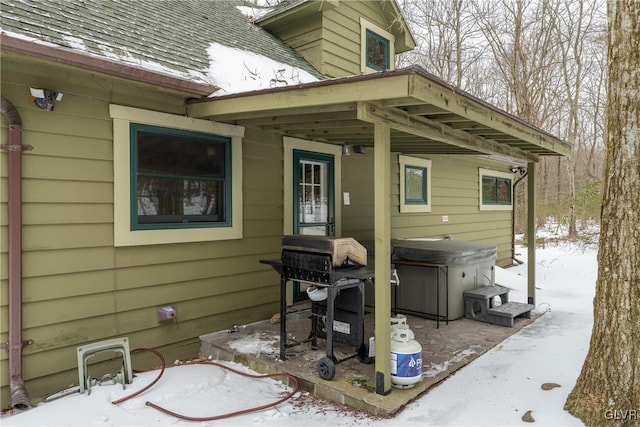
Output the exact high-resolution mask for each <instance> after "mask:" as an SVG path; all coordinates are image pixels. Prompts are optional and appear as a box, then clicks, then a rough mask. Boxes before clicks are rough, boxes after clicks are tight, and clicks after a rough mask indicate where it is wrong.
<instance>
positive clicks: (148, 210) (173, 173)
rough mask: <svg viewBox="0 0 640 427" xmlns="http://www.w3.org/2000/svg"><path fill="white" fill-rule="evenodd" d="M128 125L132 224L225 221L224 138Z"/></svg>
mask: <svg viewBox="0 0 640 427" xmlns="http://www.w3.org/2000/svg"><path fill="white" fill-rule="evenodd" d="M132 129H134V130H135V132H134V138H133V141H132V143H133V144H134V145H133V149H134V153H135V161H136V164H135V165H133V166H134V167H135V171H133V172H132V173H134V174H135V175H134V176H133V177H132V179H133V181H134V182H135V183H136V184H135V185H136V188H135V189H134V190H135V195H136V200H137V206H136V207H137V212H136V213H137V216H135V214H134V218H133V221H134V222H135V221H136V220H137V222H135V223H134V224H132V225H133V226H135V225H136V224H139V225H144V224H167V225H169V224H174V225H175V224H180V225H182V224H189V223H204V222H207V223H225V222H228V220H229V218H228V216H229V214H230V205H229V204H230V199H228V198H229V197H230V195H229V194H227V191H226V188H227V186H228V184H230V183H229V178H228V172H229V171H228V170H227V169H228V162H229V159H230V157H229V155H228V152H227V150H229V149H230V147H229V146H228V139H226V138H219V137H216V136H214V135H211V137H208V136H207V135H203V134H196V133H192V132H185V131H176V130H173V129H165V128H160V127H158V128H156V127H151V126H144V125H135V124H132ZM132 159H133V158H132ZM132 203H135V201H134V200H132ZM136 207H134V206H132V209H136Z"/></svg>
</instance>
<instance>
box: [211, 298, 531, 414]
mask: <svg viewBox="0 0 640 427" xmlns="http://www.w3.org/2000/svg"><path fill="white" fill-rule="evenodd" d="M406 317H407V324H408V325H409V327H410V328H411V330H412V331H413V333H414V335H415V339H416V341H418V342H419V343H420V344H421V345H422V370H423V376H422V379H421V380H420V381H419V382H418V383H417V384H416V385H415V386H413V387H412V388H408V389H399V388H392V390H391V392H390V393H389V394H388V395H386V396H383V395H379V394H376V393H375V365H374V364H364V363H360V362H359V361H358V358H352V359H349V360H346V361H344V362H340V363H338V364H337V365H336V373H335V377H334V378H333V379H332V380H331V381H326V380H323V379H321V378H320V376H319V375H318V372H317V368H316V365H317V363H318V361H319V360H320V359H322V358H323V357H325V356H326V347H325V343H326V341H325V340H322V339H319V340H318V347H319V349H318V350H312V349H311V344H310V343H304V344H301V345H298V346H296V347H292V348H289V349H287V357H286V360H284V361H281V360H279V342H280V325H279V324H277V323H276V324H272V323H271V322H270V321H269V320H265V321H262V322H257V323H252V324H249V325H243V326H240V327H238V328H237V331H235V332H232V333H231V332H228V331H226V330H225V331H219V332H214V333H211V334H207V335H203V336H201V337H200V353H201V354H203V355H206V356H211V357H213V358H215V359H217V360H229V361H234V362H237V363H241V364H243V365H245V366H248V367H249V368H251V369H253V370H254V371H256V372H259V373H274V372H286V373H289V374H292V375H294V376H295V377H297V378H298V379H299V382H300V388H301V389H302V390H304V391H308V392H310V393H312V394H314V395H316V396H318V397H321V398H324V399H328V400H332V401H334V402H338V403H341V404H345V405H348V406H350V407H353V408H355V409H359V410H363V411H366V412H368V413H370V414H373V415H379V416H383V417H391V416H393V414H395V413H396V412H398V411H399V410H401V409H402V408H403V407H404V406H405V405H406V404H407V403H409V402H411V401H412V400H414V399H415V398H417V397H418V396H420V395H421V394H423V393H425V392H427V391H428V390H429V389H430V388H432V387H434V386H435V385H437V384H438V383H439V382H441V381H443V380H445V379H446V378H447V377H448V376H449V375H452V374H453V373H454V372H455V371H457V370H458V369H460V368H461V367H463V366H465V365H466V364H468V363H470V362H471V361H472V360H474V359H476V358H477V357H479V356H480V355H482V354H483V353H485V352H486V351H488V350H489V349H491V348H492V347H495V346H496V345H498V344H500V342H502V341H503V340H504V339H505V338H507V337H508V336H510V335H512V334H514V333H515V332H517V331H518V330H520V329H521V328H523V327H524V326H526V325H528V324H529V323H531V322H532V321H534V319H535V318H536V315H534V314H532V318H531V319H525V318H517V319H515V322H514V326H513V327H512V328H509V327H504V326H498V325H491V324H488V323H482V322H477V321H474V320H469V319H464V318H461V319H457V320H450V321H449V324H448V325H447V324H446V323H445V322H443V321H440V328H437V327H436V321H435V320H430V319H424V318H421V317H415V316H410V315H407V316H406ZM373 323H374V314H373V309H372V308H369V307H367V313H366V314H365V335H364V336H365V341H366V342H368V337H370V336H373ZM310 330H311V320H310V306H309V304H302V305H296V306H294V307H290V308H289V314H288V316H287V333H288V335H289V336H290V337H293V338H294V339H297V340H304V339H306V338H307V337H308V335H309V332H310ZM354 352H355V349H354V347H352V346H346V345H342V344H335V345H334V354H335V356H336V357H337V358H338V360H340V359H342V358H343V357H346V356H348V355H351V354H353V353H354Z"/></svg>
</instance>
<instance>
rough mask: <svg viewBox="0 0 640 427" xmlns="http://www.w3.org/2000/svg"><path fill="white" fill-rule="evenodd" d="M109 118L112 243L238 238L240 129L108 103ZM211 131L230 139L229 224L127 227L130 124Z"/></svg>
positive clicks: (240, 211) (240, 216)
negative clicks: (165, 228) (183, 226)
mask: <svg viewBox="0 0 640 427" xmlns="http://www.w3.org/2000/svg"><path fill="white" fill-rule="evenodd" d="M109 114H110V116H111V118H112V119H113V199H114V200H113V230H114V233H113V234H114V235H113V240H114V245H115V246H137V245H158V244H166V243H187V242H202V241H210V240H230V239H241V238H242V138H243V137H244V128H243V127H240V126H232V125H227V124H224V123H214V122H211V121H209V120H200V119H192V118H189V117H183V116H177V115H173V114H167V113H158V112H155V111H149V110H142V109H138V108H131V107H124V106H121V105H109ZM131 122H134V123H142V124H148V125H155V126H162V127H166V128H173V129H183V130H189V131H196V132H204V133H211V134H215V135H221V136H226V137H229V138H231V159H232V160H231V162H232V165H231V167H232V176H231V189H232V191H231V206H232V209H231V226H229V227H211V228H208V227H203V228H189V229H185V228H180V229H167V230H131V224H130V222H131V220H130V211H131V206H130V200H131V199H130V191H131V184H130V181H131V174H130V144H131V141H130V138H131V136H130V130H129V128H130V126H129V125H130V123H131Z"/></svg>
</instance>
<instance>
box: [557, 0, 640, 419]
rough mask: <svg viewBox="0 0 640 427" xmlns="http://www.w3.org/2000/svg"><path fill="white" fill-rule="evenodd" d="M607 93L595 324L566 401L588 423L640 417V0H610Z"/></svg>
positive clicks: (570, 408) (566, 406)
mask: <svg viewBox="0 0 640 427" xmlns="http://www.w3.org/2000/svg"><path fill="white" fill-rule="evenodd" d="M608 34H609V40H608V55H609V60H608V64H609V65H608V71H609V83H608V88H609V89H608V100H607V135H606V144H607V155H606V163H605V172H606V182H605V190H604V193H605V197H604V201H603V206H602V225H601V234H600V251H599V253H598V280H597V284H596V296H595V299H594V325H593V331H592V335H591V344H590V347H589V352H588V354H587V357H586V359H585V362H584V365H583V366H582V372H581V373H580V376H579V377H578V380H577V383H576V386H575V388H574V389H573V390H572V392H571V393H570V394H569V397H568V399H567V402H566V405H565V408H566V409H567V410H568V411H569V412H571V413H572V414H574V415H575V416H577V417H579V418H580V419H581V420H583V421H584V422H585V424H587V425H607V426H611V425H620V426H622V425H638V423H639V422H640V410H639V409H640V197H638V188H640V132H639V125H640V49H638V40H640V2H636V1H619V0H609V2H608Z"/></svg>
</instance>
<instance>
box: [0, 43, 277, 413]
mask: <svg viewBox="0 0 640 427" xmlns="http://www.w3.org/2000/svg"><path fill="white" fill-rule="evenodd" d="M30 86H31V87H44V88H52V89H55V90H56V91H59V92H62V93H64V94H65V96H64V98H63V99H62V100H61V101H59V102H57V103H56V107H55V110H54V111H52V112H46V111H44V110H41V109H38V108H37V107H36V106H35V105H34V104H33V103H32V102H30V101H29V98H28V94H29V87H30ZM2 94H3V96H4V97H6V98H7V99H8V100H9V101H10V102H11V103H12V104H13V105H14V106H15V107H16V108H17V110H18V112H19V114H20V116H21V118H22V123H23V143H24V144H30V145H32V146H33V147H34V149H33V151H29V152H25V154H24V155H23V177H24V178H23V301H24V304H23V339H33V340H34V341H35V343H34V344H33V345H30V346H27V347H25V349H24V352H23V377H24V378H25V380H26V381H27V388H28V390H29V392H30V394H31V395H32V396H34V397H37V396H43V395H45V394H47V393H50V392H53V391H57V390H59V389H60V388H62V387H64V385H65V384H69V383H75V382H77V364H76V350H75V349H76V347H77V346H79V345H82V344H85V343H88V342H93V341H99V340H103V339H108V338H112V337H117V336H128V337H129V339H130V342H131V345H132V347H133V348H135V347H153V348H158V349H160V350H161V351H162V352H163V353H164V354H165V355H166V356H167V357H168V358H172V357H173V358H177V357H192V356H193V355H195V354H196V353H197V349H198V336H199V335H202V334H205V333H209V332H212V331H216V330H221V329H225V328H228V327H230V326H232V325H233V324H236V323H249V322H253V321H257V320H261V319H265V318H269V317H270V316H271V315H273V313H275V312H276V311H277V309H278V300H279V293H278V285H279V281H278V278H277V276H276V275H275V274H273V272H272V271H269V270H267V269H265V267H264V265H261V264H260V263H259V260H260V259H263V258H267V257H274V256H277V254H278V251H279V248H280V242H281V235H282V204H283V196H282V194H283V190H282V185H283V184H282V174H281V172H279V173H273V174H271V173H265V171H270V170H273V171H281V170H282V161H283V157H282V139H281V138H280V137H278V136H276V135H262V134H256V133H255V132H251V131H250V130H248V131H247V132H246V134H245V138H244V140H243V163H244V164H243V182H244V189H243V200H244V203H243V211H244V220H243V226H244V227H243V229H244V238H243V239H241V240H230V241H220V242H200V243H188V244H168V245H155V246H153V245H151V246H137V247H115V246H114V237H113V236H114V233H113V218H114V212H113V197H114V194H113V193H114V191H113V190H114V189H113V139H112V138H113V125H112V121H111V119H110V116H109V104H110V103H117V104H121V105H129V106H133V107H137V108H144V109H148V110H153V111H162V112H166V113H172V114H179V115H183V114H184V99H185V98H186V96H187V95H185V94H179V93H175V92H167V91H164V92H162V91H158V90H154V89H153V88H151V87H148V86H143V85H134V84H130V83H127V82H125V81H124V80H118V79H112V78H106V77H104V78H103V77H100V76H98V75H95V74H93V75H92V74H90V73H84V72H78V71H72V70H71V69H69V68H66V67H63V66H54V65H49V64H46V63H44V62H41V61H37V60H31V59H25V58H23V57H19V56H16V55H13V54H5V53H4V52H3V55H2ZM0 133H1V134H2V143H3V144H5V143H6V134H7V127H6V123H5V121H4V119H3V120H2V128H1V129H0ZM6 165H7V155H6V153H4V152H2V153H1V154H0V166H1V169H0V171H1V172H0V184H1V185H2V187H1V191H0V213H2V215H1V216H0V231H1V234H2V237H1V238H0V262H1V264H0V266H1V269H0V283H1V293H0V297H1V303H0V341H2V342H6V341H7V339H8V333H7V331H8V326H7V325H8V306H7V299H8V291H7V289H8V273H7V266H8V242H7V212H8V207H7V195H6V188H7V183H8V180H7V169H6ZM167 304H171V305H173V306H174V307H175V309H176V311H177V313H178V317H177V324H176V323H173V322H169V323H160V322H158V319H157V309H158V307H160V306H163V305H167ZM0 358H1V359H0V370H2V372H7V371H8V360H7V352H5V351H3V352H1V353H0ZM136 360H142V359H134V363H136V362H135V361H136ZM149 363H155V362H154V361H153V360H151V359H149ZM140 367H143V366H140ZM7 381H8V379H7V377H6V375H2V384H1V385H2V396H1V397H2V399H1V400H2V402H1V403H2V406H3V407H7V406H8V405H9V402H10V398H9V391H8V382H7Z"/></svg>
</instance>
